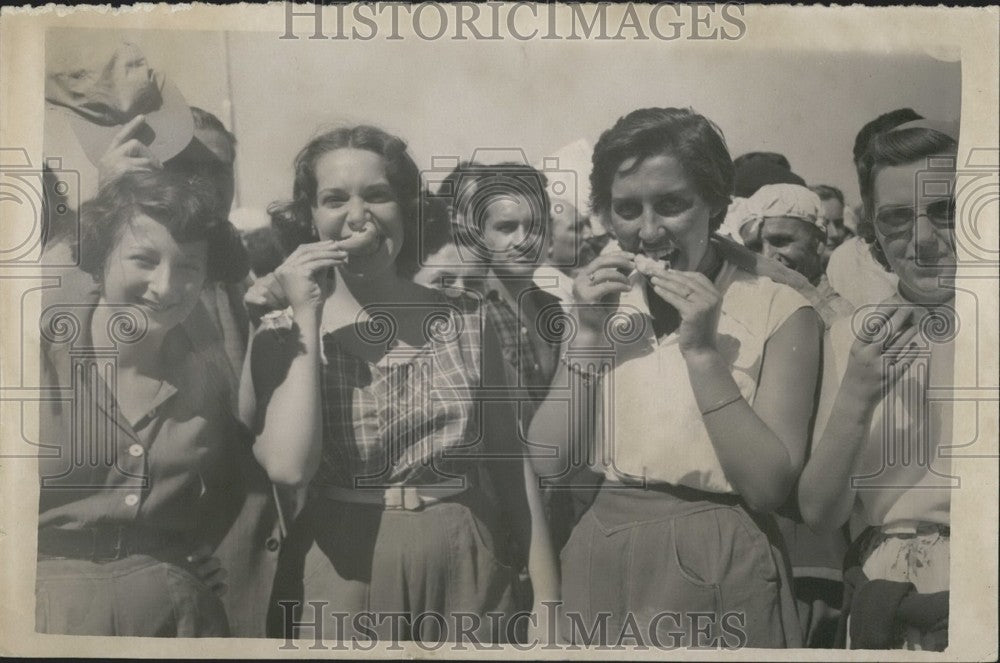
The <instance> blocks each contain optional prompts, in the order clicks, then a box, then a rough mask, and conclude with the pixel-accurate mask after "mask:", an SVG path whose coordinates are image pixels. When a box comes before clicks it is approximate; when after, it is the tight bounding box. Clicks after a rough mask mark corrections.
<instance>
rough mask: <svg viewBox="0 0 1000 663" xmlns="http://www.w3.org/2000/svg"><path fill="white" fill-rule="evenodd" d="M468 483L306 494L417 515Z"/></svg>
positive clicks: (334, 489) (326, 488) (322, 488)
mask: <svg viewBox="0 0 1000 663" xmlns="http://www.w3.org/2000/svg"><path fill="white" fill-rule="evenodd" d="M468 488H469V480H468V479H466V480H465V482H464V483H463V484H462V485H451V484H429V485H415V486H406V485H403V486H389V487H388V488H343V487H341V486H330V485H323V486H313V487H311V488H310V492H311V493H312V494H313V495H316V496H318V497H323V498H326V499H328V500H334V501H336V502H347V503H350V504H366V505H369V506H377V507H381V508H383V509H387V510H405V511H419V510H420V509H422V508H423V507H425V506H427V505H429V504H434V503H436V502H440V501H442V500H445V499H447V498H449V497H454V496H456V495H460V494H462V493H464V492H465V491H466V490H468Z"/></svg>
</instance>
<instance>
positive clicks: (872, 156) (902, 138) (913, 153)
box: [857, 122, 958, 270]
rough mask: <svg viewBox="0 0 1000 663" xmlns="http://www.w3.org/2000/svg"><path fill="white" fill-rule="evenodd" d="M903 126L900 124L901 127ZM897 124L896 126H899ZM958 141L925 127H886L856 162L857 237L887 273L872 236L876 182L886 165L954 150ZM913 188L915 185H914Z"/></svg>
mask: <svg viewBox="0 0 1000 663" xmlns="http://www.w3.org/2000/svg"><path fill="white" fill-rule="evenodd" d="M902 124H906V122H901V123H900V125H902ZM900 125H896V126H900ZM957 147H958V144H957V142H956V141H955V139H954V138H952V137H951V136H949V135H947V134H944V133H941V132H940V131H936V130H935V129H931V128H926V127H905V128H900V129H896V128H894V127H893V128H889V129H885V130H884V131H882V132H880V133H877V134H874V135H873V136H872V137H871V139H870V140H869V141H868V144H867V145H866V146H865V149H864V150H863V151H862V152H861V154H860V156H859V158H858V161H857V167H858V186H859V188H860V189H861V202H862V210H863V212H864V217H863V219H862V222H861V223H859V224H858V235H859V236H860V237H861V238H862V239H864V240H865V241H866V242H867V243H868V245H869V247H870V249H871V252H872V255H873V256H874V257H875V260H877V261H878V263H879V264H880V265H882V267H884V268H885V269H886V270H889V269H890V267H889V261H888V260H887V259H886V257H885V252H884V251H883V248H882V245H881V244H879V242H878V237H877V236H876V234H875V179H876V178H877V177H878V174H879V172H880V171H881V170H882V169H883V168H885V167H887V166H902V165H906V164H910V163H914V162H916V161H919V160H921V159H926V158H928V157H932V156H935V155H938V154H945V153H947V152H949V151H954V150H955V149H956V148H957ZM914 186H916V183H914Z"/></svg>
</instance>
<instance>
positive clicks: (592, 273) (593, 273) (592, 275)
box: [589, 272, 597, 283]
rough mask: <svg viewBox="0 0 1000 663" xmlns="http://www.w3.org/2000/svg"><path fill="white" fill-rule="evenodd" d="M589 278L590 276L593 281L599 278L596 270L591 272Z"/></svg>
mask: <svg viewBox="0 0 1000 663" xmlns="http://www.w3.org/2000/svg"><path fill="white" fill-rule="evenodd" d="M589 278H590V282H591V283H593V282H594V280H595V279H596V278H597V274H596V272H591V273H590V276H589Z"/></svg>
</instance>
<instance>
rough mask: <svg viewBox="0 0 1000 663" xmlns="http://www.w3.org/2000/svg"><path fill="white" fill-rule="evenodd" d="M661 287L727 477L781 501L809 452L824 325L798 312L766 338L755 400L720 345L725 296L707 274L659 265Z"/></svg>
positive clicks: (763, 503) (767, 500)
mask: <svg viewBox="0 0 1000 663" xmlns="http://www.w3.org/2000/svg"><path fill="white" fill-rule="evenodd" d="M650 282H651V283H652V285H653V289H654V291H655V292H656V294H657V295H658V296H659V297H661V298H662V299H664V300H665V301H667V302H668V303H669V304H671V305H672V306H674V307H675V308H676V309H677V310H678V312H680V315H681V324H680V327H679V329H678V335H679V339H678V345H679V347H680V350H681V353H682V354H683V356H684V360H685V362H686V364H687V368H688V376H689V378H690V380H691V387H692V389H693V391H694V395H695V400H696V402H697V404H698V408H699V409H700V410H701V412H702V413H703V414H702V420H703V421H704V423H705V428H706V429H707V431H708V435H709V438H710V439H711V440H712V446H713V447H714V449H715V454H716V456H717V457H718V459H719V463H720V464H721V465H722V469H723V471H724V472H725V474H726V478H727V479H728V480H729V482H730V483H731V484H732V485H733V487H734V488H735V489H736V491H737V492H738V493H739V494H740V495H741V496H742V497H743V498H744V499H745V500H746V502H747V504H748V505H749V506H750V508H752V509H754V510H755V511H760V512H768V511H773V510H775V509H777V508H778V507H780V506H781V505H782V504H783V503H784V501H785V499H786V498H787V497H788V493H789V491H790V490H791V489H792V486H793V485H794V483H795V479H796V478H797V477H798V475H799V472H800V471H801V469H802V463H803V460H804V458H805V449H806V444H807V442H808V437H809V421H810V418H811V415H812V408H813V403H814V399H815V393H816V382H817V376H818V370H819V356H820V355H819V353H820V340H821V338H822V329H823V325H822V323H821V322H820V320H819V317H818V316H817V315H816V313H815V311H812V310H809V309H801V310H799V311H796V312H795V313H793V314H792V315H791V316H790V317H789V318H788V319H787V320H786V321H785V322H784V324H782V326H781V327H780V328H778V330H777V331H776V332H775V333H774V334H773V335H772V336H771V337H770V338H769V339H768V341H767V344H766V346H765V352H764V359H763V362H764V363H763V366H762V367H761V382H760V384H759V385H758V389H757V399H756V405H755V407H750V404H749V403H747V402H746V400H744V399H743V398H742V396H741V394H740V390H739V387H738V386H737V385H736V381H735V380H733V376H732V374H731V373H730V370H729V366H728V365H727V364H726V361H725V360H724V359H723V357H722V355H721V354H720V353H719V350H718V347H717V345H716V330H717V327H718V320H719V314H720V310H721V306H722V296H721V294H720V293H719V292H718V290H716V288H715V285H714V284H713V283H712V282H711V281H710V280H709V279H708V277H706V276H705V275H704V274H701V273H698V272H684V271H679V270H672V269H666V268H664V267H663V266H660V265H653V266H652V268H651V272H650Z"/></svg>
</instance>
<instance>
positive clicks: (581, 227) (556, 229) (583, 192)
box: [535, 138, 605, 301]
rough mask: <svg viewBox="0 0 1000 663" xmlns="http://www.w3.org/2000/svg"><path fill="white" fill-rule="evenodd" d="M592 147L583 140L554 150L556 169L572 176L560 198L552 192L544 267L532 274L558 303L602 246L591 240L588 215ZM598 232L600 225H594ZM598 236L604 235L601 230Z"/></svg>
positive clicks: (598, 242) (569, 290)
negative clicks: (550, 220) (571, 182)
mask: <svg viewBox="0 0 1000 663" xmlns="http://www.w3.org/2000/svg"><path fill="white" fill-rule="evenodd" d="M593 151H594V150H593V147H592V146H591V145H590V143H589V142H587V141H586V140H585V139H582V138H581V139H579V140H576V141H574V142H572V143H570V144H569V145H566V146H564V147H562V148H561V149H559V150H557V151H556V152H555V154H554V155H553V157H554V158H555V159H557V160H558V161H557V163H558V169H559V170H560V171H568V172H571V173H573V174H574V175H575V185H573V184H571V185H570V186H568V187H567V189H566V190H565V191H561V195H557V194H556V193H555V191H554V190H553V191H552V193H551V195H550V205H551V207H550V210H549V214H550V217H551V219H552V223H551V225H550V236H549V243H548V249H547V256H546V260H545V263H544V264H542V265H540V266H539V267H538V269H537V270H535V283H536V285H538V286H539V287H541V288H545V289H547V290H549V291H550V292H551V293H552V294H554V295H555V296H556V297H558V298H559V299H560V300H562V301H568V300H569V299H570V298H571V297H572V295H573V277H574V276H575V275H576V273H577V271H578V270H579V269H580V268H581V267H583V266H584V265H586V264H587V263H589V262H590V261H591V260H593V259H594V258H596V257H597V254H598V253H600V249H601V248H603V244H602V243H601V241H600V238H595V237H594V230H593V227H592V223H591V221H592V220H591V213H590V157H591V155H592V154H593ZM597 225H598V227H599V228H600V224H597ZM600 234H601V235H604V234H605V233H604V231H603V228H601V232H600Z"/></svg>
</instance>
